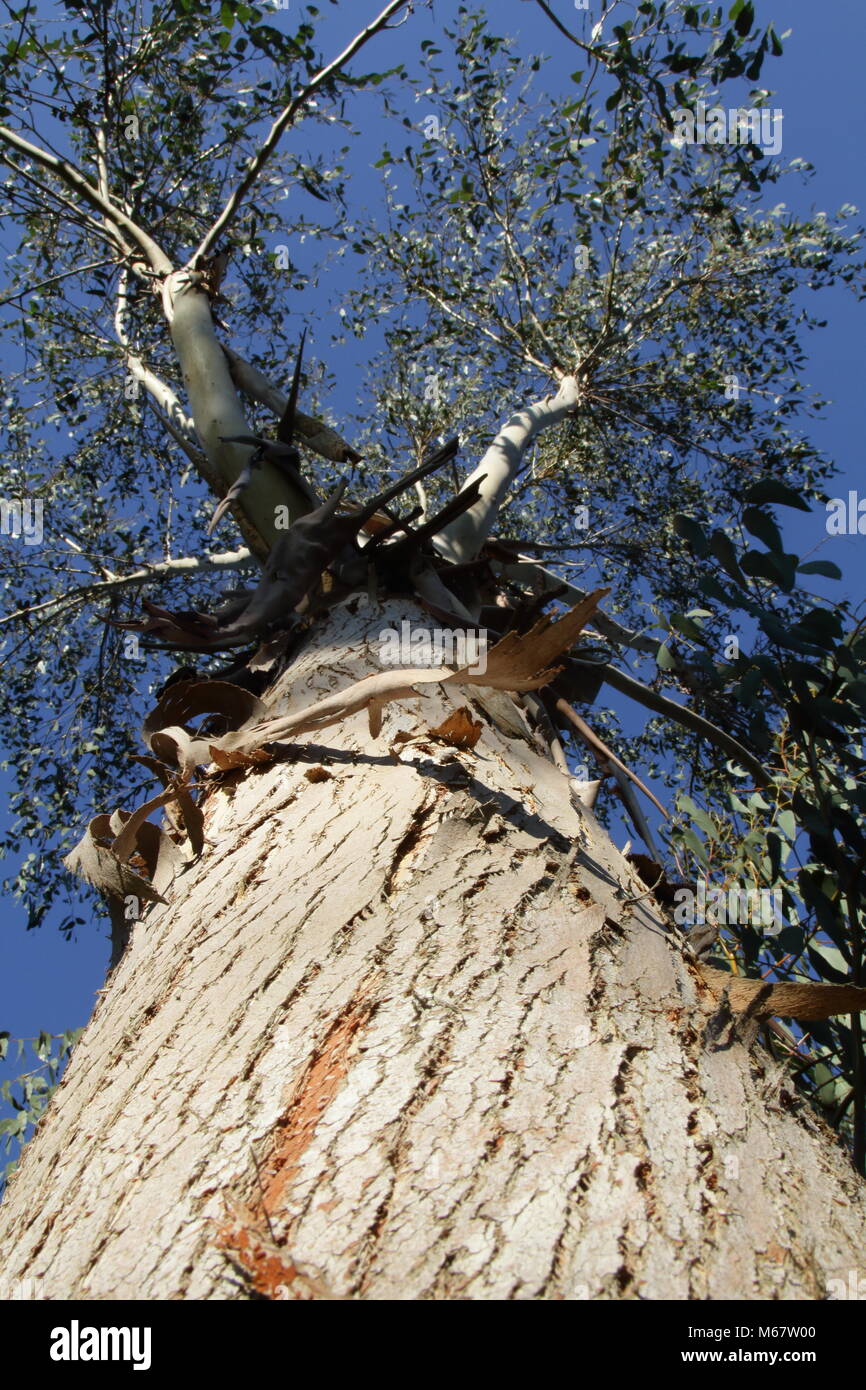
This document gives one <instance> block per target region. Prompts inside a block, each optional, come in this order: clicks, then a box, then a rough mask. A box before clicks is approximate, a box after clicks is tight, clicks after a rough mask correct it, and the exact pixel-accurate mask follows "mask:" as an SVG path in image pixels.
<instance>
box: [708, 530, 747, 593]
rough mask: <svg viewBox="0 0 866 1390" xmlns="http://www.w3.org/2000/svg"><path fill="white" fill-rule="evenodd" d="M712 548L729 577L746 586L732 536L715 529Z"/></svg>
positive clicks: (711, 543) (711, 539)
mask: <svg viewBox="0 0 866 1390" xmlns="http://www.w3.org/2000/svg"><path fill="white" fill-rule="evenodd" d="M710 550H711V551H712V552H713V554H714V555H715V557H716V559H717V560H718V562H719V564H720V565H721V567H722V569H723V570H724V571H725V574H726V575H727V576H728V577H729V579H733V580H734V582H735V583H736V584H739V585H741V587H742V588H745V587H746V581H745V579H744V578H743V574H742V571H741V569H740V566H739V565H738V564H737V552H736V551H735V549H734V546H733V542H732V541H731V538H730V536H727V535H725V532H724V531H714V532H713V534H712V536H711V537H710Z"/></svg>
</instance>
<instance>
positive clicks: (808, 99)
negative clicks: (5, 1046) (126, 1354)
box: [0, 0, 866, 1168]
mask: <svg viewBox="0 0 866 1390" xmlns="http://www.w3.org/2000/svg"><path fill="white" fill-rule="evenodd" d="M554 7H555V9H556V10H557V12H558V13H559V14H560V15H561V16H562V17H563V19H564V20H565V21H566V22H568V23H572V24H577V25H578V26H580V25H581V24H582V22H583V16H582V15H581V14H580V12H578V11H575V10H573V8H572V6H571V4H570V3H568V0H554ZM377 9H378V6H377V5H376V4H374V3H373V0H364V3H361V0H353V3H352V4H351V5H343V6H340V8H339V12H338V14H337V15H336V16H334V17H332V18H331V19H329V25H331V26H334V29H335V51H336V47H337V44H339V41H340V39H348V38H349V37H351V34H352V33H354V32H355V30H356V28H357V27H359V23H360V21H362V20H364V19H365V18H367V17H369V16H370V15H372V14H373V12H374V11H375V10H377ZM593 10H594V11H595V13H596V14H597V13H598V4H597V3H594V4H593V5H592V10H591V11H590V13H589V19H588V23H589V24H591V23H592V19H593V13H592V12H593ZM455 11H456V0H449V3H447V4H441V3H437V4H436V7H435V13H436V16H437V18H438V19H439V21H440V22H441V20H442V19H443V18H448V17H449V16H451V15H453V14H454V12H455ZM758 12H759V21H760V22H761V23H764V22H766V21H769V20H772V21H774V23H775V25H776V28H777V30H778V31H779V32H780V33H781V32H783V31H785V30H786V29H789V28H790V29H792V30H793V33H792V35H791V37H790V38H789V39H788V40H786V42H785V54H784V57H783V58H782V59H780V60H778V61H775V62H773V63H771V64H770V65H769V67H768V69H767V70H765V72H766V80H767V82H768V83H769V84H772V85H773V87H774V88H775V89H776V92H777V96H776V98H775V101H774V105H777V106H780V107H781V108H782V109H783V111H784V148H783V158H790V157H792V156H794V155H799V156H801V157H803V158H805V159H808V160H810V161H811V162H812V163H813V164H814V165H815V167H816V173H815V176H814V178H813V179H812V181H811V182H810V183H809V184H807V185H805V186H804V185H803V184H802V183H801V182H800V181H798V180H797V179H796V178H795V177H792V178H791V180H790V182H789V186H787V187H786V188H785V189H784V191H779V190H774V193H775V198H774V201H775V200H779V199H784V200H785V201H786V202H787V204H788V206H789V207H790V208H791V209H792V210H793V211H795V212H805V211H808V210H809V209H810V208H815V209H825V210H826V211H827V212H832V211H833V210H835V209H836V208H838V207H839V206H841V204H843V203H846V202H847V203H854V204H855V205H856V206H857V207H858V208H859V209H860V210H861V214H862V217H863V220H866V187H864V183H866V169H864V157H863V131H864V129H866V83H864V81H863V63H864V51H866V49H864V39H866V4H864V0H832V3H831V4H829V5H828V4H817V3H815V0H778V3H773V0H758ZM494 13H495V17H496V23H497V27H498V29H499V31H500V32H506V31H508V32H519V33H521V34H522V35H523V36H524V37H525V41H526V45H527V49H528V51H530V52H544V53H550V54H552V55H553V56H552V61H551V65H550V68H549V69H548V72H549V77H547V78H546V82H547V85H548V86H549V87H550V86H553V85H558V81H559V79H561V80H562V85H563V87H566V84H567V78H568V74H569V72H571V71H572V70H573V68H574V67H575V66H576V64H575V61H574V56H573V55H574V50H573V49H571V50H570V51H569V45H567V44H566V43H565V42H564V41H562V40H560V39H559V37H558V36H557V35H556V33H555V31H554V30H553V29H552V27H551V26H550V25H549V23H548V22H547V21H546V20H545V19H544V17H543V16H542V14H541V12H540V11H539V10H538V9H537V8H536V7H535V6H534V5H531V4H528V3H526V0H496V4H495V7H494ZM418 21H419V22H420V23H421V24H422V25H423V26H424V27H425V28H426V26H427V25H428V24H429V20H428V19H427V17H426V16H424V15H422V14H419V15H418ZM275 22H276V21H275ZM418 37H419V36H418V34H417V30H415V29H414V23H412V24H409V25H407V26H406V27H404V28H402V29H399V30H398V31H397V32H395V33H393V34H390V35H388V36H386V37H385V39H384V41H383V42H382V44H381V45H380V46H379V48H378V49H377V50H376V57H375V60H372V59H371V60H370V61H369V62H365V64H364V67H365V69H366V68H369V67H373V66H375V67H377V68H381V67H383V66H385V64H386V62H389V61H392V60H393V61H396V60H398V59H404V58H406V56H407V45H409V44H411V45H412V49H413V51H414V50H415V45H416V44H417V42H418ZM365 138H369V139H370V149H369V162H370V163H372V161H373V160H374V159H376V158H377V157H378V155H379V153H380V145H379V139H378V135H376V136H375V137H370V136H369V135H368V136H367V137H365ZM374 139H375V143H374ZM821 307H822V315H821V316H822V317H824V318H826V319H827V320H828V326H827V328H826V329H824V330H823V331H822V332H819V333H815V334H812V335H811V336H810V337H809V338H808V340H807V348H808V350H809V353H810V363H809V369H808V370H807V371H806V372H804V377H805V379H806V380H807V381H809V382H810V383H811V385H812V386H814V387H815V389H816V390H817V391H819V392H820V393H821V394H822V395H824V396H825V397H827V398H829V399H830V400H831V402H832V404H831V405H830V406H829V407H828V409H827V411H826V412H825V418H824V419H822V420H820V421H817V422H815V423H814V424H813V426H812V437H813V440H814V442H815V443H816V445H817V446H818V447H819V448H821V449H822V450H823V451H825V452H826V453H827V454H829V455H830V457H832V458H835V459H836V461H837V463H838V465H839V468H840V481H839V486H838V489H837V491H838V492H840V493H844V492H845V490H846V489H847V488H848V487H853V488H857V487H859V488H861V489H863V488H864V470H863V462H862V459H863V445H862V436H863V428H864V399H866V380H864V347H863V343H864V333H863V327H864V324H863V317H864V312H863V306H862V305H858V304H857V302H856V301H855V299H854V297H853V295H852V294H850V292H848V293H844V292H843V291H842V290H841V289H840V290H838V291H834V292H832V293H825V294H824V296H823V300H822V301H821ZM784 521H785V524H786V527H787V528H788V529H786V533H785V534H786V539H788V540H789V541H790V542H791V547H790V548H792V549H795V550H799V551H800V552H801V553H804V552H805V551H806V550H807V549H810V548H811V546H812V545H813V544H814V543H815V540H816V538H817V534H818V530H817V525H816V521H815V519H814V518H812V519H809V518H806V517H803V518H802V519H798V517H796V516H794V514H792V513H787V514H786V515H785V517H784ZM864 544H866V540H864V538H861V537H848V538H841V539H838V540H835V541H834V543H833V549H832V556H831V555H830V553H829V552H828V550H827V549H826V548H825V549H824V550H823V551H822V552H821V553H822V554H823V555H824V556H825V557H827V558H832V559H833V560H834V561H836V563H838V564H839V565H840V567H841V568H842V569H843V571H844V573H845V583H844V585H841V586H838V587H837V589H836V593H837V594H838V593H840V592H841V590H842V589H844V590H845V591H846V592H847V593H849V594H850V595H852V596H854V597H862V596H863V591H864V585H863V580H862V575H863V568H864V566H863V559H862V555H863V546H864ZM826 592H827V593H831V592H833V588H832V586H828V587H827V588H826ZM627 727H632V720H631V719H629V722H628V725H627ZM7 788H8V779H6V777H5V775H0V789H2V790H6V789H7ZM4 867H7V868H8V866H4ZM58 920H59V917H58V916H56V915H55V916H53V917H51V918H49V919H48V921H47V923H46V925H45V926H43V927H42V928H41V929H39V930H36V931H33V932H27V931H26V930H25V921H26V916H25V913H24V912H23V910H22V909H21V908H20V907H19V906H18V905H17V904H16V903H14V902H12V901H9V900H7V901H5V902H4V904H3V911H2V919H0V1029H8V1030H9V1031H10V1032H11V1033H12V1034H13V1036H28V1037H29V1036H33V1035H35V1034H36V1033H38V1031H39V1030H40V1029H44V1030H46V1031H48V1032H60V1031H62V1030H64V1029H68V1028H75V1027H78V1026H80V1025H81V1024H83V1023H85V1022H86V1021H87V1019H88V1017H89V1015H90V1013H91V1010H92V1007H93V1003H94V994H95V991H96V990H97V989H99V988H100V986H101V985H102V982H103V978H104V973H105V967H106V964H107V959H108V945H107V940H106V938H105V935H104V931H103V928H102V927H101V926H100V928H99V929H96V928H95V927H94V926H92V925H91V924H89V923H88V925H87V926H86V927H85V928H83V929H81V930H80V931H79V932H78V933H77V935H76V936H75V938H74V939H73V940H72V941H71V942H66V941H65V940H64V939H63V938H62V937H61V936H60V934H59V933H58V931H57V930H56V923H57V921H58ZM19 1070H20V1067H19V1066H18V1065H17V1064H16V1063H15V1062H12V1063H11V1064H9V1063H7V1065H6V1067H5V1068H3V1067H0V1079H2V1078H3V1077H4V1076H15V1075H17V1074H18V1072H19ZM0 1113H2V1109H0ZM3 1162H4V1160H3V1158H2V1154H0V1168H2V1166H3Z"/></svg>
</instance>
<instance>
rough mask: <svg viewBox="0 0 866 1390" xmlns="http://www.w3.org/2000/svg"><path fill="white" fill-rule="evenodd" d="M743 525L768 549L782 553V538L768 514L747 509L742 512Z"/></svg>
mask: <svg viewBox="0 0 866 1390" xmlns="http://www.w3.org/2000/svg"><path fill="white" fill-rule="evenodd" d="M743 525H744V526H745V528H746V530H747V531H750V532H751V534H752V535H753V536H757V538H758V540H759V541H763V542H764V544H765V545H766V546H767V547H768V549H770V550H775V551H778V552H779V553H782V537H781V534H780V532H779V528H778V526H777V525H776V523H775V521H774V520H773V518H772V517H771V516H770V515H769V513H767V512H763V511H761V509H760V508H759V507H747V508H746V510H745V511H744V512H743Z"/></svg>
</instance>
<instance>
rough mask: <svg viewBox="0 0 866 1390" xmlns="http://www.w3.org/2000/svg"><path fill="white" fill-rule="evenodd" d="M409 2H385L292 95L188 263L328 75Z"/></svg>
mask: <svg viewBox="0 0 866 1390" xmlns="http://www.w3.org/2000/svg"><path fill="white" fill-rule="evenodd" d="M407 4H411V0H388V4H387V5H386V6H385V8H384V10H382V13H381V14H380V15H378V16H377V17H376V19H374V20H373V22H372V24H368V25H367V27H366V29H362V31H361V33H360V34H356V36H355V38H354V39H352V42H351V43H350V44H349V45H348V47H347V48H344V49H343V52H342V53H341V54H340V55H339V57H337V58H334V59H333V61H332V62H330V63H328V64H326V66H325V67H323V68H321V69H320V70H319V72H317V73H316V75H315V77H313V78H311V79H310V81H309V82H308V83H307V85H306V87H304V89H303V91H301V92H299V93H298V95H297V96H296V97H293V98H292V100H291V101H290V102H289V104H288V106H286V107H285V108H284V109H283V110H282V111H281V112H280V114H279V116H278V117H277V119H276V120H275V121H274V124H273V125H272V126H271V128H270V130H269V131H268V133H267V135H266V136H265V139H264V141H263V143H262V145H261V146H260V147H259V149H258V151H257V152H256V154H255V155H254V156H253V158H252V159H251V160H250V162H249V167H248V168H247V172H246V173H245V174H244V177H243V178H242V179H241V181H240V183H239V184H238V185H237V187H236V188H235V189H233V191H232V193H231V195H230V196H229V199H228V201H227V203H226V205H225V207H224V208H223V210H222V212H221V213H220V215H219V217H218V218H217V220H216V221H215V222H214V223H213V225H212V226H211V228H210V229H209V231H207V232H206V233H205V235H204V237H203V238H202V240H201V242H200V244H199V246H198V249H197V250H196V251H195V252H194V254H193V256H192V257H191V259H190V261H189V265H190V266H191V267H192V268H193V269H195V268H196V267H198V266H199V265H200V264H201V262H202V261H203V260H204V259H205V258H206V257H207V256H209V255H210V253H211V251H212V250H213V248H214V247H215V246H216V244H217V242H218V241H219V239H220V237H221V236H222V234H223V232H224V231H225V230H226V229H227V228H228V227H229V226H230V225H231V223H232V222H233V221H234V218H235V216H236V214H237V212H238V209H239V208H240V207H241V205H242V203H243V200H244V198H245V197H246V195H247V194H248V193H249V191H250V189H251V188H252V187H253V185H254V183H255V182H256V179H257V178H258V176H259V174H260V173H261V172H262V169H263V168H264V167H265V165H266V164H267V162H268V160H269V159H270V157H271V155H272V154H273V152H274V150H275V149H276V147H277V145H278V144H279V142H280V139H281V137H282V135H283V132H284V131H285V130H286V129H287V128H288V126H290V125H291V123H292V121H293V120H294V119H295V116H296V115H297V114H298V112H299V111H300V110H301V108H302V107H303V106H305V105H306V103H307V102H308V101H309V99H310V97H311V96H313V95H314V93H315V92H317V91H318V90H319V88H320V87H321V86H323V85H324V84H325V83H326V82H327V81H328V79H329V78H331V77H333V76H335V75H336V73H338V72H339V71H340V68H341V67H343V65H344V64H345V63H347V62H348V61H349V59H350V58H353V57H354V56H355V54H356V53H357V52H358V51H359V50H360V49H362V48H363V47H364V45H365V44H366V43H367V42H368V41H369V40H370V39H371V38H373V36H374V34H378V33H379V31H380V30H381V29H384V28H386V27H387V24H388V20H389V19H391V18H392V17H393V16H394V15H395V14H396V13H397V11H398V10H402V9H403V8H404V6H405V5H407Z"/></svg>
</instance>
